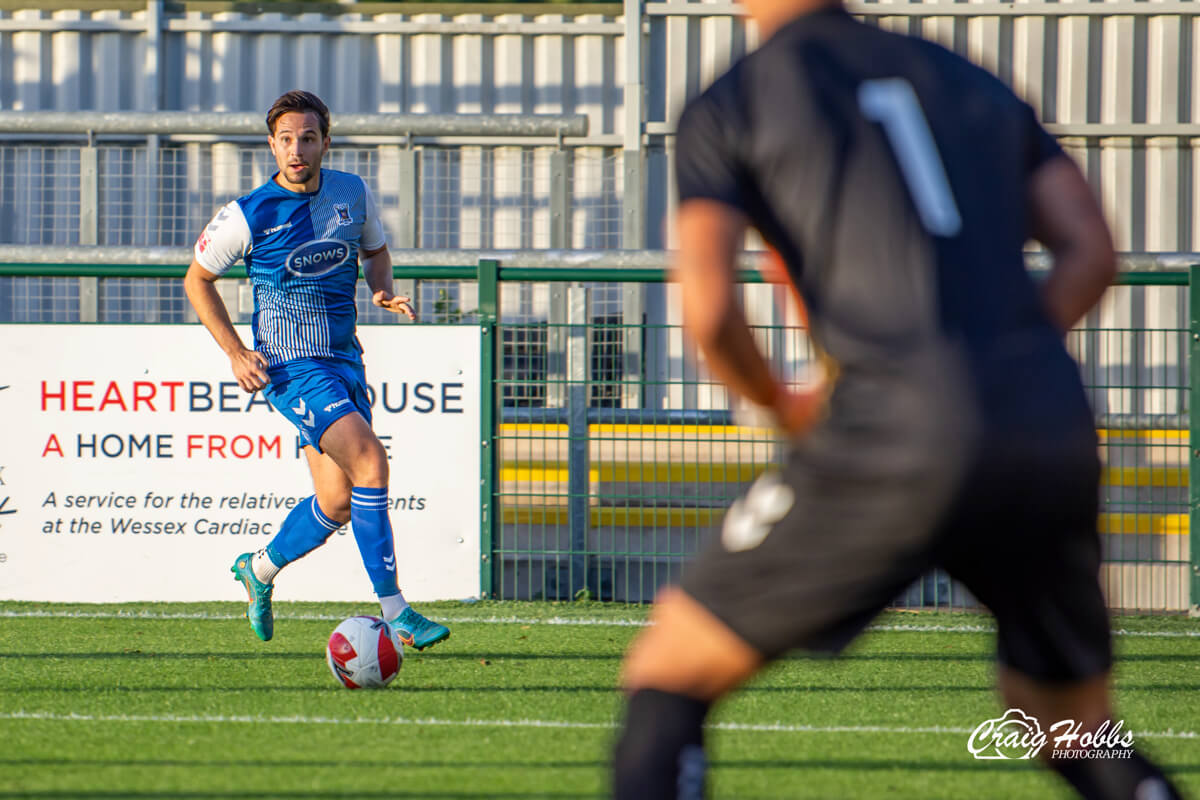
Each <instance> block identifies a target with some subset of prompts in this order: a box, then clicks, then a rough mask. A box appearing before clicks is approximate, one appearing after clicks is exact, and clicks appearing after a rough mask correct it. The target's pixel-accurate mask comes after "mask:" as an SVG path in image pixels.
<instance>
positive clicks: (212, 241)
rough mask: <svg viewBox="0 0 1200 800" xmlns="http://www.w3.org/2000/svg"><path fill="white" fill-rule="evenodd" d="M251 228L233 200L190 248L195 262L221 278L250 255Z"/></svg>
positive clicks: (219, 212) (218, 213)
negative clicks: (240, 260) (239, 261)
mask: <svg viewBox="0 0 1200 800" xmlns="http://www.w3.org/2000/svg"><path fill="white" fill-rule="evenodd" d="M250 244H251V242H250V225H249V223H247V222H246V215H245V214H243V213H242V207H241V206H239V205H238V204H237V201H236V200H234V201H232V202H230V203H229V204H228V205H227V206H225V207H224V208H222V209H221V210H220V211H218V212H217V215H216V216H215V217H213V219H212V222H210V223H208V227H206V228H205V229H204V232H203V233H201V234H200V238H199V239H197V240H196V246H195V247H194V248H193V249H192V254H193V257H194V258H195V259H196V263H198V264H199V265H200V266H202V267H204V268H205V269H206V270H208V271H209V272H211V273H213V274H214V275H224V274H225V273H226V272H228V271H229V268H230V267H232V266H233V265H234V264H236V263H237V262H238V260H239V259H242V258H245V257H246V254H247V253H249V252H250Z"/></svg>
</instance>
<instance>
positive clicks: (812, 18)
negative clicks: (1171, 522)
mask: <svg viewBox="0 0 1200 800" xmlns="http://www.w3.org/2000/svg"><path fill="white" fill-rule="evenodd" d="M1061 153H1062V151H1061V150H1060V148H1059V147H1058V145H1057V144H1056V143H1055V141H1054V139H1053V138H1051V136H1050V135H1049V134H1048V133H1047V132H1046V131H1045V130H1044V129H1043V128H1042V127H1041V125H1040V124H1039V123H1038V121H1037V118H1036V116H1035V115H1034V113H1033V111H1032V109H1031V108H1030V107H1029V106H1028V105H1026V104H1025V103H1023V102H1022V101H1021V100H1020V99H1018V98H1017V97H1016V96H1015V95H1014V94H1013V92H1012V91H1011V90H1010V89H1008V87H1006V86H1005V85H1004V84H1003V83H1002V82H1001V81H999V80H998V79H997V78H995V77H994V76H992V75H991V74H989V73H988V72H986V71H984V70H983V69H980V68H978V67H976V66H974V65H972V64H971V63H970V62H968V61H966V60H965V59H963V58H961V57H959V56H957V55H955V54H953V53H951V52H950V51H948V50H946V49H945V48H942V47H940V46H938V45H936V44H933V43H930V42H927V41H923V40H921V39H917V38H913V37H908V36H902V35H898V34H893V33H889V32H886V31H883V30H880V29H878V28H874V27H871V26H869V25H865V24H863V23H860V22H858V21H856V20H855V19H854V18H853V17H851V16H850V15H849V14H848V13H846V12H845V11H844V10H842V9H840V8H835V9H827V10H821V11H817V12H813V13H809V14H806V15H804V16H802V17H799V18H798V19H795V20H793V21H792V22H791V23H789V24H788V25H786V26H785V27H783V28H781V29H780V30H779V31H777V32H776V33H775V35H773V36H772V37H771V38H770V39H769V40H768V41H766V42H765V43H764V44H763V45H762V46H761V47H760V48H759V49H758V50H756V51H755V52H753V53H751V54H750V55H747V56H746V57H744V58H742V59H741V60H740V61H738V62H737V63H736V64H734V65H733V66H732V67H731V68H730V70H729V71H728V72H727V73H726V74H725V75H724V76H722V77H721V78H720V79H718V80H717V81H716V82H715V83H714V84H713V85H712V86H711V87H710V88H709V89H708V90H707V91H705V92H704V93H703V94H701V95H700V96H699V97H697V98H695V99H694V100H692V101H691V102H690V103H689V104H688V106H687V108H686V109H685V110H684V113H683V115H682V117H681V119H680V121H679V125H678V134H677V152H676V176H677V181H678V188H679V199H680V203H681V204H682V203H685V202H686V201H688V200H692V199H697V198H707V199H711V200H716V201H719V202H720V203H723V204H725V205H728V206H731V207H733V208H735V209H738V210H740V211H741V212H743V213H744V214H745V215H746V216H747V217H748V219H749V221H750V223H751V224H752V225H753V226H754V227H755V228H757V229H758V230H759V231H760V232H761V234H762V235H763V237H764V238H765V239H766V240H767V241H768V242H769V243H770V244H771V245H772V246H774V247H775V248H776V249H777V250H778V251H779V253H780V255H781V256H782V257H783V260H784V262H785V263H786V264H787V267H788V271H789V274H790V277H791V279H792V281H793V282H794V283H795V284H796V286H797V288H798V289H799V290H800V293H801V295H802V296H803V298H804V300H805V303H806V305H807V306H808V310H809V319H810V324H811V332H812V335H813V338H814V339H815V340H816V342H817V343H818V344H819V345H820V346H821V347H822V348H823V349H824V350H825V351H826V352H827V353H828V354H829V355H830V356H831V357H832V358H833V359H834V360H835V361H836V362H837V363H838V364H839V365H840V374H841V377H840V383H845V382H851V383H853V384H855V386H853V387H850V386H847V387H839V391H840V393H841V394H842V395H843V398H844V399H843V401H841V404H842V405H845V404H846V402H847V401H848V399H849V398H857V399H856V400H855V401H854V402H852V403H851V404H852V405H858V406H860V407H859V409H858V411H857V412H854V411H852V410H849V411H847V413H850V415H851V417H857V416H859V415H860V414H875V415H878V414H880V413H882V414H883V417H885V418H886V417H889V416H890V417H893V420H894V422H895V423H896V424H897V425H902V424H904V423H905V422H906V420H911V415H912V414H913V413H921V412H920V409H921V408H925V409H927V412H926V413H928V414H935V413H941V412H940V411H938V409H939V408H940V407H942V406H943V401H944V400H945V397H940V398H937V397H933V396H932V395H933V394H934V393H938V392H942V393H944V392H946V391H947V390H948V388H949V389H950V394H951V395H953V396H955V397H957V398H959V399H960V400H964V399H965V400H966V401H967V402H968V403H969V404H970V405H971V406H973V408H972V413H971V414H970V416H971V417H973V418H974V419H975V420H976V421H978V422H982V423H983V427H984V429H991V430H992V432H996V431H997V430H1010V429H1020V430H1027V431H1029V430H1050V431H1053V430H1058V431H1060V432H1061V431H1062V426H1064V425H1066V426H1068V427H1069V428H1072V429H1074V430H1075V431H1077V432H1082V431H1081V427H1088V428H1090V426H1091V424H1092V423H1091V413H1090V411H1089V410H1088V407H1087V402H1086V397H1085V395H1084V392H1083V387H1082V384H1081V382H1080V379H1079V375H1078V369H1077V367H1076V365H1075V363H1074V361H1073V360H1071V358H1070V357H1069V355H1068V354H1067V352H1066V349H1065V347H1064V345H1063V342H1062V336H1061V334H1060V333H1059V332H1058V331H1057V330H1055V328H1054V326H1053V324H1052V323H1051V321H1050V319H1049V317H1048V316H1047V314H1046V312H1045V310H1044V308H1043V305H1042V301H1041V297H1040V295H1039V292H1038V289H1037V286H1036V284H1035V282H1034V280H1033V279H1032V278H1031V276H1030V275H1029V274H1028V273H1027V272H1026V269H1025V264H1024V257H1023V252H1022V251H1023V248H1024V245H1025V243H1026V241H1027V240H1028V239H1029V237H1030V218H1029V217H1030V215H1029V207H1028V201H1027V192H1028V182H1029V177H1030V175H1031V173H1032V172H1033V171H1034V170H1036V169H1037V168H1038V167H1039V166H1040V165H1041V164H1043V163H1044V162H1046V161H1047V160H1048V159H1051V158H1054V157H1057V156H1060V155H1061ZM947 353H954V354H957V355H955V356H954V357H953V358H951V359H947V357H946V354H947ZM951 361H952V362H954V363H950V362H951ZM921 364H923V365H926V367H927V368H930V369H934V368H936V369H938V370H940V371H942V372H943V373H949V375H948V374H941V375H939V376H936V377H935V376H933V375H931V373H930V372H929V371H928V370H927V369H926V368H921V367H914V368H911V369H910V368H909V366H910V365H921ZM939 364H940V366H936V365H939ZM905 374H907V378H906V377H904V375H905ZM881 377H886V378H887V380H883V381H880V378H881ZM892 379H895V380H896V381H899V384H897V383H894V382H893V381H892ZM947 382H950V383H958V384H959V385H958V386H955V387H948V383H947ZM901 384H902V385H903V386H904V391H903V392H900V394H904V393H905V392H909V391H911V392H912V393H915V394H914V395H913V396H912V397H911V398H910V399H911V404H907V403H903V402H901V404H902V405H904V406H905V408H904V409H900V408H896V409H894V414H888V413H887V411H886V406H887V405H888V404H892V405H896V402H894V398H895V397H896V396H897V388H898V386H899V385H901ZM838 394H839V393H838V392H835V395H834V398H833V411H834V415H835V417H836V416H837V415H838V405H839V397H838ZM922 396H924V399H922ZM872 407H873V410H871V409H872ZM844 421H845V422H847V423H848V424H854V420H853V419H846V420H844ZM877 421H878V420H877ZM930 422H933V420H930ZM885 427H888V426H886V425H885Z"/></svg>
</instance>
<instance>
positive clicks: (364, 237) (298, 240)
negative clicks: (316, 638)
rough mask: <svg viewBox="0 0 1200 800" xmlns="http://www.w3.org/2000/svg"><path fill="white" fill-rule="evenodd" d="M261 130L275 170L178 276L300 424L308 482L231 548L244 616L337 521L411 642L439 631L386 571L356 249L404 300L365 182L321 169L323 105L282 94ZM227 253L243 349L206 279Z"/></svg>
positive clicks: (202, 315) (237, 369)
mask: <svg viewBox="0 0 1200 800" xmlns="http://www.w3.org/2000/svg"><path fill="white" fill-rule="evenodd" d="M267 130H268V133H269V136H268V138H267V143H268V145H269V146H270V148H271V153H272V155H274V157H275V162H276V165H277V166H278V167H279V171H278V172H277V173H275V175H274V176H272V178H271V180H269V181H267V182H266V183H264V184H263V185H262V186H260V187H258V188H257V189H255V190H254V191H253V192H251V193H250V194H248V195H246V196H244V197H239V198H238V199H237V200H234V201H233V202H231V203H229V204H228V205H226V206H225V207H224V208H222V209H221V210H220V211H219V212H218V213H217V215H216V216H215V217H214V218H213V220H212V222H210V223H209V224H208V226H207V227H206V228H205V230H204V232H203V233H202V234H201V235H200V238H199V239H198V240H197V241H196V246H195V248H194V252H193V260H192V263H191V266H190V267H189V268H188V271H187V276H186V277H185V279H184V288H185V289H186V291H187V295H188V299H189V300H190V301H191V303H192V306H193V307H194V308H195V310H196V315H197V316H198V317H199V319H200V321H201V322H202V323H203V324H204V326H205V327H206V328H208V331H209V333H211V334H212V336H213V338H214V339H216V341H217V344H218V345H220V347H221V349H222V350H224V351H225V354H226V355H227V356H229V361H230V366H231V367H232V369H233V374H234V376H235V377H236V378H237V381H238V385H239V386H240V387H241V388H242V389H243V390H244V391H246V392H255V391H261V392H262V393H263V396H264V397H266V399H267V400H268V401H269V402H270V403H271V405H272V406H273V407H274V408H275V409H276V410H277V411H279V412H280V413H281V414H282V415H283V416H284V417H286V418H287V419H288V420H289V421H290V422H291V423H292V424H293V425H294V426H295V427H296V430H297V431H299V433H300V436H301V438H302V440H303V441H304V443H305V447H304V454H305V457H306V459H307V460H308V466H309V470H310V471H311V473H312V477H313V487H314V489H315V491H314V493H313V495H312V496H310V497H307V498H305V499H304V500H303V501H302V502H300V503H298V504H297V505H296V506H295V508H293V509H292V511H291V513H290V514H289V515H288V517H287V519H286V520H284V523H283V525H282V526H281V528H280V531H279V533H278V534H277V535H276V536H275V538H274V539H272V540H271V543H270V544H268V545H267V546H266V547H265V548H263V549H262V550H259V551H258V552H256V553H243V554H241V555H239V556H238V557H237V558H236V559H235V561H234V565H233V567H232V568H231V571H232V572H233V574H234V577H235V578H236V579H237V580H238V581H240V582H241V583H242V584H243V585H244V586H245V588H246V594H247V596H248V599H249V606H248V608H247V613H246V616H247V617H248V618H249V620H250V626H251V628H253V630H254V632H255V634H257V635H258V637H259V638H260V639H262V640H263V641H267V640H269V639H270V638H271V637H272V635H273V633H274V616H273V614H272V611H271V593H272V590H273V588H274V580H275V576H276V575H277V574H278V573H279V571H280V570H281V569H282V568H283V567H285V566H286V565H287V564H289V563H291V562H292V561H295V560H296V559H298V558H300V557H302V556H304V555H306V554H308V553H309V552H311V551H312V550H314V549H316V548H317V547H319V546H321V545H322V544H324V543H325V541H326V540H327V539H328V538H329V536H330V535H331V534H332V533H333V532H334V531H336V530H338V529H339V528H340V527H342V526H343V525H345V524H346V523H347V522H349V523H351V528H352V529H353V531H354V539H355V541H356V542H357V544H358V548H359V552H360V554H361V555H362V559H363V565H364V566H365V567H366V570H367V575H368V576H369V577H370V579H371V583H372V585H373V587H374V590H375V593H376V594H377V595H378V596H379V605H380V608H381V610H382V614H383V617H384V619H386V620H388V621H389V622H390V623H391V625H392V627H393V628H394V629H395V630H396V633H397V635H398V636H399V638H400V640H401V641H403V642H404V643H405V644H407V645H409V646H410V647H416V648H417V649H419V650H421V649H424V648H426V647H429V646H431V645H433V644H436V643H438V642H440V641H442V640H444V639H446V638H447V637H449V636H450V630H449V629H448V628H447V627H446V626H445V625H440V624H438V623H436V622H433V621H431V620H429V619H426V618H425V617H424V616H422V615H421V614H419V613H417V611H416V610H415V609H413V608H411V607H410V606H409V605H408V603H407V601H405V599H404V595H403V593H402V592H401V591H400V588H399V584H398V583H397V578H396V569H397V566H396V554H395V545H394V542H393V537H392V526H391V521H390V520H389V518H388V490H387V486H388V463H387V452H386V450H385V449H384V447H383V444H382V443H381V442H380V441H379V438H378V437H377V436H376V435H375V433H374V431H372V429H371V406H370V402H369V400H368V396H367V388H366V376H365V373H364V370H363V362H362V346H361V345H360V344H359V342H358V337H357V336H356V335H355V324H356V320H357V317H358V312H357V309H356V306H355V288H356V285H357V283H358V275H359V268H360V260H361V268H362V274H363V277H364V278H365V279H366V281H367V286H368V287H369V288H370V290H371V294H372V297H371V300H372V302H373V303H374V304H375V305H376V306H379V307H381V308H386V309H387V310H389V311H391V312H393V313H396V314H403V315H405V316H407V317H408V318H409V319H415V318H416V316H415V314H414V313H413V310H412V306H411V305H410V300H409V298H407V297H403V296H397V295H395V294H393V293H392V259H391V255H390V254H389V253H388V249H387V240H386V239H385V237H384V233H383V227H382V225H381V224H380V220H379V214H378V213H377V211H376V208H375V201H374V199H373V198H372V196H371V192H370V190H369V189H368V188H367V186H366V184H365V183H364V182H363V180H362V178H360V177H358V176H357V175H352V174H349V173H346V172H338V171H335V170H329V169H322V168H321V160H322V158H323V157H324V155H325V153H326V152H328V150H329V144H330V139H329V109H328V108H326V106H325V104H324V103H323V102H321V100H320V99H319V98H318V97H317V96H316V95H313V94H311V93H309V92H303V91H292V92H288V93H286V94H284V95H283V96H281V97H280V98H279V99H278V100H276V101H275V103H274V104H273V105H272V106H271V109H270V110H269V111H268V112H267ZM238 261H243V262H244V263H245V265H246V274H247V275H248V277H249V278H250V283H251V286H252V287H253V290H254V315H253V319H252V321H251V328H252V330H253V332H254V343H253V347H252V348H247V347H246V346H245V344H244V343H243V342H242V340H241V337H239V336H238V334H237V331H236V330H235V329H234V327H233V325H232V323H231V321H230V318H229V313H228V311H227V310H226V308H225V305H224V303H223V302H222V300H221V296H220V295H219V294H218V293H217V290H216V287H215V285H214V283H215V282H216V280H217V279H218V278H220V277H221V276H222V275H224V274H225V273H226V272H227V271H228V270H229V268H230V267H232V266H233V265H234V264H235V263H237V262H238Z"/></svg>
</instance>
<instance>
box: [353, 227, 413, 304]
mask: <svg viewBox="0 0 1200 800" xmlns="http://www.w3.org/2000/svg"><path fill="white" fill-rule="evenodd" d="M360 257H361V258H362V265H363V277H365V278H366V279H367V287H368V288H370V290H371V302H372V303H374V304H375V305H377V306H379V307H380V308H386V309H387V310H388V311H391V312H392V313H394V314H403V315H404V316H406V317H408V318H409V319H410V320H416V318H417V315H416V312H414V311H413V307H412V298H411V297H405V296H404V295H398V294H393V293H392V254H391V253H390V252H388V249H387V245H384V246H383V247H380V248H378V249H376V250H368V251H362V252H360Z"/></svg>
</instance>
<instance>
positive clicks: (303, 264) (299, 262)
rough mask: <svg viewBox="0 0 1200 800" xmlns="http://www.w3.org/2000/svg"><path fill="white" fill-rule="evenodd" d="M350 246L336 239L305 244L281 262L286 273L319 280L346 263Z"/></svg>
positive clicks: (318, 240)
mask: <svg viewBox="0 0 1200 800" xmlns="http://www.w3.org/2000/svg"><path fill="white" fill-rule="evenodd" d="M349 258H350V245H349V244H347V243H346V242H343V241H340V240H338V239H316V240H314V241H311V242H305V243H304V244H302V245H300V246H299V247H297V248H296V249H295V250H293V251H292V252H290V253H288V257H287V259H286V260H285V261H284V262H283V264H284V266H285V267H286V268H287V271H288V272H290V273H292V274H293V275H299V276H301V277H305V278H319V277H320V276H322V275H325V274H327V273H329V272H331V271H332V270H334V269H335V268H337V267H339V266H341V265H342V264H344V263H346V261H347V259H349Z"/></svg>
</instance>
